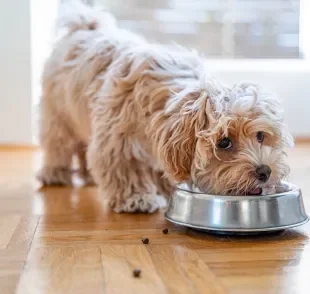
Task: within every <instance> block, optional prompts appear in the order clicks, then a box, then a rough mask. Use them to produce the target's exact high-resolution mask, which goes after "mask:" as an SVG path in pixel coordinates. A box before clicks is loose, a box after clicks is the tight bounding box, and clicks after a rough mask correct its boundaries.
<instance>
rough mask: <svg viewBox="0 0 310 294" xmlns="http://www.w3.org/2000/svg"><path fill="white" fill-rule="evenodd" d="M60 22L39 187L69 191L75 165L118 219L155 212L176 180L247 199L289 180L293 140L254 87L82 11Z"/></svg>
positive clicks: (46, 78)
mask: <svg viewBox="0 0 310 294" xmlns="http://www.w3.org/2000/svg"><path fill="white" fill-rule="evenodd" d="M60 23H61V27H62V28H63V29H65V30H66V32H65V33H64V34H63V35H62V37H61V38H59V40H58V41H57V42H56V45H55V48H54V50H53V52H52V53H51V55H50V57H49V59H48V60H47V63H46V65H45V70H44V74H43V97H42V101H41V106H40V113H41V121H40V145H41V148H42V151H43V153H44V160H43V167H42V168H41V170H40V172H39V173H38V178H39V179H40V180H41V181H42V182H43V183H44V184H47V185H51V184H71V170H70V167H71V161H72V156H73V155H77V156H78V158H79V159H80V175H81V176H82V177H84V178H86V179H87V180H88V181H89V180H91V179H90V175H89V174H88V171H90V173H91V175H92V177H93V178H94V180H95V182H96V183H97V184H98V186H99V191H100V193H101V194H102V197H105V199H108V201H109V203H110V205H111V207H113V208H114V210H115V211H117V212H135V211H143V212H153V211H155V210H156V209H158V208H159V207H160V201H159V199H160V197H158V196H159V195H165V196H169V195H170V194H171V192H172V191H173V187H174V186H175V184H176V183H179V182H188V183H191V184H193V185H195V186H197V187H198V188H199V189H201V190H203V191H208V192H209V193H216V194H225V195H244V194H253V195H254V194H255V195H256V194H260V193H261V192H262V189H264V188H270V187H273V186H274V185H276V184H277V183H278V182H279V181H280V180H281V179H282V178H283V177H285V176H287V174H288V172H289V168H288V166H287V164H286V163H285V161H284V157H285V152H284V148H285V147H286V146H287V145H291V143H292V137H291V136H290V135H289V134H288V133H287V132H286V131H285V127H284V125H283V122H282V116H281V112H280V107H279V103H278V102H277V100H276V99H275V98H274V97H272V96H271V95H270V94H267V93H266V92H264V91H263V89H262V88H261V87H260V86H259V85H257V84H253V83H247V82H240V83H238V84H237V85H235V86H234V87H232V88H230V87H227V86H225V85H223V84H221V83H220V82H219V81H216V80H215V79H212V78H209V77H207V72H206V70H205V68H204V66H203V64H204V61H203V60H202V59H200V58H199V57H198V56H197V55H196V54H195V53H193V52H189V51H186V50H184V49H180V48H175V47H174V48H171V47H167V46H160V45H155V44H150V43H147V42H146V41H145V40H143V39H142V38H140V37H138V36H135V35H133V34H131V33H130V32H127V31H124V30H121V29H119V28H118V27H117V26H116V25H115V22H114V21H113V19H112V18H111V16H110V15H109V14H107V13H105V12H99V11H96V10H94V9H92V8H90V7H88V6H83V5H81V4H79V5H75V6H70V7H69V8H68V7H67V9H66V13H65V14H64V15H63V16H61V17H60ZM86 159H87V160H86ZM86 162H87V164H86Z"/></svg>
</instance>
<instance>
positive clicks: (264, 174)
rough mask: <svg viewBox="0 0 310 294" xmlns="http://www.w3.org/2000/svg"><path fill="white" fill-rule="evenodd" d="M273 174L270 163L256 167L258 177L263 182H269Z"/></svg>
mask: <svg viewBox="0 0 310 294" xmlns="http://www.w3.org/2000/svg"><path fill="white" fill-rule="evenodd" d="M270 175H271V168H270V167H269V166H268V165H265V164H264V165H261V166H259V167H258V168H257V169H256V177H257V179H258V180H260V181H261V182H264V183H265V182H267V181H268V179H269V177H270Z"/></svg>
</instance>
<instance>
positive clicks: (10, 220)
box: [0, 214, 20, 250]
mask: <svg viewBox="0 0 310 294" xmlns="http://www.w3.org/2000/svg"><path fill="white" fill-rule="evenodd" d="M19 221H20V215H15V214H12V215H3V216H0V250H1V249H5V248H6V247H7V246H8V244H9V242H10V240H11V238H12V236H13V233H14V232H15V230H16V227H17V225H18V223H19Z"/></svg>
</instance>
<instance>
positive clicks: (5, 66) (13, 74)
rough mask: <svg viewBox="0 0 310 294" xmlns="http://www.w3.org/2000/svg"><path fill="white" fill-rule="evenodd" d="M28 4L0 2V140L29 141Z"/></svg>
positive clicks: (17, 0)
mask: <svg viewBox="0 0 310 294" xmlns="http://www.w3.org/2000/svg"><path fill="white" fill-rule="evenodd" d="M29 3H30V0H1V1H0V143H9V144H10V143H13V144H27V143H31V107H32V104H31V62H30V4H29Z"/></svg>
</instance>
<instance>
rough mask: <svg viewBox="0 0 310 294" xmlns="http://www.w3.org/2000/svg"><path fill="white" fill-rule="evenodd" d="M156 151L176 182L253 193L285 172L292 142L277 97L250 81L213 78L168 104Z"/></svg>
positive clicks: (229, 192)
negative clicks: (231, 84) (233, 82)
mask: <svg viewBox="0 0 310 294" xmlns="http://www.w3.org/2000/svg"><path fill="white" fill-rule="evenodd" d="M166 115H167V117H166V120H165V123H164V124H163V125H162V126H161V128H160V129H159V130H158V132H157V134H159V135H158V136H157V142H158V144H157V146H158V147H157V152H158V155H159V157H161V159H162V160H163V164H164V167H165V170H166V172H167V173H168V175H169V176H171V177H172V178H174V179H175V180H176V181H178V182H182V181H189V182H192V183H193V184H194V185H195V186H197V187H198V188H199V189H200V190H202V191H208V192H209V193H215V194H223V195H248V194H250V195H256V194H257V195H258V194H261V191H262V189H263V188H269V187H271V186H274V185H276V184H278V183H279V181H280V180H281V179H283V178H285V177H286V176H287V175H288V173H289V167H288V165H287V163H286V162H285V148H286V147H287V146H291V145H292V144H293V139H292V137H291V136H290V135H289V134H288V132H287V131H286V128H285V126H284V125H283V119H282V115H281V109H280V105H279V102H278V101H277V100H276V99H275V98H274V97H273V96H272V95H270V94H268V93H266V92H264V91H263V89H262V88H261V87H260V86H258V85H256V84H253V83H239V84H237V85H235V86H234V87H233V88H232V89H229V88H226V87H224V86H222V85H220V84H218V83H217V82H215V81H212V80H211V81H210V82H208V83H207V84H205V86H204V88H203V89H201V88H200V89H196V90H193V89H190V90H184V91H183V92H180V93H179V94H176V96H175V98H174V99H171V101H170V102H169V103H168V104H167V109H166Z"/></svg>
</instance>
